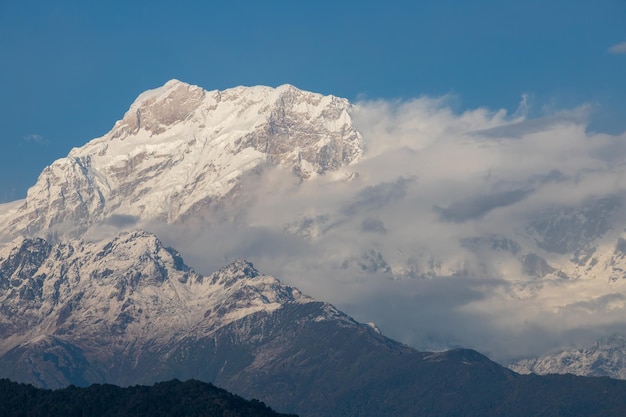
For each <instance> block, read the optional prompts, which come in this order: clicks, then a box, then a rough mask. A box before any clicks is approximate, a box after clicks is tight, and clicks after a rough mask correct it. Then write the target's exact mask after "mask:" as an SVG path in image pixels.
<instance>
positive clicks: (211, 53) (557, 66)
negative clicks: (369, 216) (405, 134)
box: [0, 0, 626, 202]
mask: <svg viewBox="0 0 626 417" xmlns="http://www.w3.org/2000/svg"><path fill="white" fill-rule="evenodd" d="M625 43H626V2H624V1H623V0H597V1H594V2H589V1H582V0H571V1H561V0H543V1H536V0H529V1H526V2H513V1H502V0H498V1H496V0H483V1H474V2H467V1H459V0H440V1H388V2H384V3H383V2H381V1H343V2H340V1H320V0H318V1H315V2H313V1H308V2H300V1H270V2H257V1H229V2H225V1H219V2H218V1H178V2H172V1H169V2H164V1H158V0H157V1H150V2H146V1H134V2H133V1H124V2H121V1H116V0H113V1H108V2H84V1H62V2H46V1H29V0H24V1H19V2H18V1H14V0H0V59H1V61H0V114H1V115H2V116H1V117H0V123H1V126H0V135H2V137H1V138H0V202H3V201H10V200H13V199H17V198H22V197H24V196H25V193H26V189H27V187H29V186H30V185H32V184H33V183H34V182H35V180H36V178H37V175H38V174H39V172H41V170H42V169H43V168H44V167H45V166H46V165H47V164H49V163H51V162H52V161H53V160H54V159H57V158H60V157H63V156H65V155H66V154H67V153H68V152H69V150H70V149H71V148H72V147H75V146H81V145H82V144H84V143H86V142H87V141H88V140H90V139H92V138H94V137H98V136H101V135H103V134H104V133H106V132H107V131H108V130H109V129H110V128H111V127H112V126H113V124H114V122H115V121H116V120H117V119H119V118H121V117H122V115H123V114H124V112H125V111H126V110H127V108H128V106H129V105H130V103H131V102H132V101H133V100H134V98H135V97H136V96H137V95H138V94H139V93H140V92H142V91H144V90H146V89H149V88H154V87H157V86H159V85H162V84H164V83H165V82H166V81H167V80H169V79H171V78H178V79H180V80H183V81H186V82H189V83H193V84H197V85H200V86H202V87H204V88H205V89H208V90H212V89H224V88H228V87H233V86H236V85H257V84H265V85H270V86H277V85H280V84H284V83H291V84H294V85H296V86H297V87H299V88H302V89H306V90H311V91H316V92H321V93H325V94H334V95H338V96H342V97H346V98H348V99H350V100H360V99H364V98H367V99H377V98H384V99H403V100H406V99H410V98H413V97H419V96H422V95H428V96H435V97H436V96H441V95H444V94H452V95H453V96H454V100H452V102H453V103H454V106H455V110H456V111H462V110H464V109H471V108H477V107H486V108H489V109H493V110H497V109H499V108H505V109H508V110H509V111H510V112H513V111H515V109H516V108H517V106H518V104H519V102H520V98H521V96H522V95H523V94H528V97H529V103H530V106H531V113H530V114H531V116H533V117H538V116H540V115H541V114H543V113H545V112H549V111H556V110H559V109H569V108H574V107H577V106H580V105H583V104H589V105H591V106H592V109H593V111H592V116H591V123H590V126H589V129H593V130H596V131H607V132H610V133H619V132H622V131H624V130H626V117H625V115H626V94H625V93H626V76H625V75H624V74H626V44H625Z"/></svg>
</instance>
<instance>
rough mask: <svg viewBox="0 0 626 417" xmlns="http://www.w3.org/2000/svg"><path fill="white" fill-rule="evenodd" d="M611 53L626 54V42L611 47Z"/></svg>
mask: <svg viewBox="0 0 626 417" xmlns="http://www.w3.org/2000/svg"><path fill="white" fill-rule="evenodd" d="M609 52H610V53H612V54H616V55H619V54H626V42H621V43H618V44H615V45H613V46H611V47H610V48H609Z"/></svg>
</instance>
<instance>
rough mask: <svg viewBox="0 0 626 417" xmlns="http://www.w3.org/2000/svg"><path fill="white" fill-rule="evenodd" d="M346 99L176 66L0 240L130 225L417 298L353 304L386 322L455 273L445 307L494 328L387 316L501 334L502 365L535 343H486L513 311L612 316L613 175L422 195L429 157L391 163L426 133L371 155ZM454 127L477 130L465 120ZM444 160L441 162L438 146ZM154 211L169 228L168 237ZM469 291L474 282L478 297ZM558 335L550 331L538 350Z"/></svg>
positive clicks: (49, 173) (87, 235)
mask: <svg viewBox="0 0 626 417" xmlns="http://www.w3.org/2000/svg"><path fill="white" fill-rule="evenodd" d="M355 108H358V105H356V106H354V105H351V104H350V103H349V102H348V101H347V100H345V99H341V98H337V97H333V96H322V95H319V94H315V93H310V92H305V91H301V90H298V89H297V88H295V87H293V86H290V85H284V86H280V87H278V88H270V87H237V88H233V89H228V90H224V91H205V90H203V89H202V88H200V87H196V86H192V85H189V84H185V83H183V82H180V81H176V80H173V81H170V82H168V83H167V84H165V85H164V86H162V87H160V88H157V89H155V90H151V91H148V92H146V93H143V94H141V95H140V96H139V97H138V98H137V99H136V100H135V102H134V103H133V104H132V105H131V106H130V109H129V110H128V111H127V112H126V114H125V115H124V117H123V118H122V120H119V121H118V122H117V123H115V126H114V127H113V129H112V130H111V131H110V132H108V133H107V134H105V135H104V136H102V137H100V138H97V139H94V140H92V141H90V142H88V143H87V144H85V145H84V146H82V147H79V148H75V149H73V150H71V152H70V153H69V155H68V156H67V157H66V158H62V159H59V160H57V161H56V162H54V163H53V164H51V165H50V166H49V167H47V168H45V169H44V171H43V172H42V174H41V175H40V177H39V179H38V181H37V183H36V184H35V185H34V186H33V187H32V188H31V189H30V190H29V192H28V195H27V197H26V199H25V200H22V201H17V202H13V203H10V204H3V205H0V245H1V244H5V245H7V247H12V246H13V244H14V243H15V241H14V242H13V244H9V242H12V241H13V239H15V238H21V237H26V238H28V239H31V238H37V237H40V238H45V239H46V240H48V241H49V242H50V243H51V244H53V243H63V242H65V239H67V238H82V239H84V240H85V243H84V245H90V244H89V243H88V242H89V241H94V240H96V241H97V240H101V239H104V240H105V241H106V240H109V239H111V238H112V237H114V236H116V235H117V234H118V233H119V232H120V231H121V230H132V229H134V228H141V229H144V230H150V231H152V232H155V233H157V234H159V235H160V236H162V237H163V238H164V239H166V240H167V241H168V242H173V244H175V246H176V247H177V248H179V250H180V251H181V252H182V253H184V254H185V256H186V257H187V258H188V259H189V258H193V259H194V261H196V260H198V259H200V262H198V263H196V267H197V268H198V270H202V271H203V272H208V271H213V270H214V269H216V268H217V267H218V266H220V265H222V264H223V263H222V262H223V260H224V259H236V258H238V257H245V258H246V259H252V260H253V261H254V262H255V263H256V264H260V263H259V262H262V261H263V262H265V264H268V265H271V266H272V271H273V272H274V273H276V272H277V271H279V272H280V273H276V275H285V276H289V277H294V274H293V271H298V272H297V275H296V278H297V279H298V281H297V283H298V286H300V287H301V288H305V287H303V284H306V285H307V287H306V288H307V292H310V293H313V291H316V290H320V291H326V293H325V294H331V295H332V296H335V295H336V294H341V295H342V296H343V299H331V301H332V302H334V303H336V304H338V305H353V306H354V305H357V304H358V303H360V302H362V300H361V299H357V298H359V297H362V296H370V297H373V298H376V297H380V300H383V301H380V300H378V301H377V302H375V303H372V304H373V305H375V306H378V305H381V304H382V303H383V302H384V301H386V300H387V299H388V298H389V297H399V298H402V297H413V299H407V300H404V301H403V302H401V303H397V305H398V306H402V307H401V308H402V311H398V312H393V313H392V312H391V311H387V310H385V309H377V310H376V312H372V313H371V315H369V314H370V311H372V310H373V309H369V308H366V307H363V306H358V305H357V307H358V308H357V309H356V310H359V309H360V310H361V311H364V310H367V312H366V313H367V315H368V317H367V319H366V320H367V321H369V320H372V321H376V322H379V323H380V322H387V323H395V320H397V319H398V317H400V320H403V319H404V318H407V317H421V315H422V314H424V313H426V314H428V313H430V312H425V311H422V310H421V308H420V307H415V306H418V304H419V303H418V302H417V301H415V299H416V298H418V297H419V295H420V291H421V288H420V287H421V286H423V285H430V284H424V283H428V282H430V281H431V280H434V279H440V278H444V279H445V278H452V280H456V281H455V282H456V284H455V287H454V291H458V292H459V293H466V296H467V297H469V301H468V298H466V297H459V298H458V300H459V303H460V304H459V305H453V306H450V308H447V309H442V311H440V312H439V314H440V316H445V317H446V320H444V321H446V322H447V323H454V322H456V319H458V318H460V319H465V318H467V317H471V314H461V313H458V312H460V311H465V312H467V310H466V309H468V310H471V312H472V313H474V314H476V315H479V316H481V315H485V314H486V315H487V316H489V317H490V318H491V320H483V322H484V323H488V322H490V321H491V322H492V323H498V326H500V327H499V328H494V330H491V335H490V336H489V337H484V336H477V337H476V338H474V337H473V335H472V334H471V333H469V332H468V334H467V335H466V337H459V338H458V339H456V338H455V337H452V336H450V335H446V334H444V335H443V336H440V335H439V334H440V326H438V325H437V324H436V323H435V321H433V324H432V326H431V327H430V328H427V329H426V328H425V329H420V331H419V332H418V331H415V332H414V330H413V329H414V326H413V325H411V324H409V325H408V326H409V328H410V329H411V330H409V331H407V330H406V329H405V328H401V325H395V324H391V325H389V326H387V328H386V329H385V330H386V331H387V332H391V333H392V334H393V335H394V336H396V337H398V338H402V341H404V342H406V343H410V344H411V345H413V346H416V347H418V348H420V349H439V348H445V347H456V346H470V347H472V348H476V349H480V350H481V351H486V352H490V353H492V352H494V353H496V352H495V351H496V349H497V350H498V352H497V353H499V355H498V356H495V357H497V359H498V360H502V361H503V362H509V361H513V360H517V359H519V358H522V357H528V355H529V351H530V350H535V347H534V346H531V347H529V348H528V349H526V350H525V351H520V352H515V353H511V352H512V349H511V347H516V346H504V345H503V344H502V343H501V342H500V341H498V340H497V339H498V337H497V336H498V335H499V334H500V333H501V332H502V331H511V332H512V333H515V335H514V336H515V337H518V336H519V335H518V334H517V333H516V332H517V331H518V330H517V328H518V327H517V324H518V323H520V322H524V323H525V322H526V320H531V322H532V323H533V324H534V325H535V326H536V328H537V329H539V330H538V333H539V335H540V337H543V335H545V334H548V333H550V332H551V328H550V327H555V326H556V327H558V328H559V329H560V330H561V331H563V332H566V331H568V329H563V328H561V327H560V326H561V324H562V323H566V325H563V326H564V327H567V326H570V327H572V328H573V327H577V326H585V328H587V329H589V328H594V327H597V326H598V325H599V326H604V325H607V326H612V325H613V324H615V323H616V322H619V321H620V320H623V319H621V317H618V318H616V316H617V313H616V312H617V311H618V310H620V309H626V297H624V296H623V294H624V292H625V291H626V280H625V279H624V277H626V243H625V242H626V232H624V228H623V224H626V212H625V211H624V210H623V207H624V201H626V192H624V190H621V191H620V189H611V190H610V192H606V191H603V190H600V189H597V187H595V186H594V187H593V193H591V194H589V195H585V196H583V197H584V198H583V197H581V196H575V197H567V198H563V197H561V198H560V199H551V198H547V197H546V196H545V195H542V196H540V197H536V198H535V200H533V197H534V196H535V195H536V194H537V195H538V194H541V193H543V194H550V195H552V194H559V192H560V189H563V190H565V191H567V190H568V188H567V187H571V188H572V189H576V186H577V185H576V184H578V182H579V180H580V178H579V174H580V173H577V172H573V173H572V172H561V171H559V170H558V169H555V170H552V171H549V172H548V174H546V175H533V176H531V177H530V178H527V179H524V178H513V179H510V178H508V179H506V180H505V179H500V180H497V179H496V180H493V179H489V178H492V177H491V176H486V177H485V178H487V179H485V180H484V181H485V184H487V185H484V184H483V183H481V184H483V185H481V187H483V188H484V189H486V190H487V191H486V192H485V194H478V195H466V194H464V193H463V187H460V189H459V190H458V191H459V195H456V194H452V195H449V194H448V193H437V192H434V195H436V196H437V199H435V200H432V201H431V200H428V199H427V198H426V197H424V198H423V197H422V195H423V194H422V193H424V194H427V193H433V191H432V188H435V189H437V188H439V182H437V183H436V184H435V185H436V187H432V186H431V187H430V189H429V188H428V187H424V186H423V185H422V182H424V181H423V180H422V177H428V175H429V172H428V171H426V170H422V171H419V170H418V169H415V170H413V168H411V170H408V171H406V170H398V172H396V171H394V169H395V167H394V166H393V165H394V164H395V163H396V160H403V159H402V158H405V159H408V160H409V162H410V163H409V164H407V162H406V161H405V162H404V163H405V164H407V166H409V165H410V166H411V167H413V166H418V167H420V166H421V165H425V166H429V165H428V157H421V156H420V152H422V150H423V149H422V148H420V146H421V145H420V146H415V147H414V148H411V147H410V146H409V145H411V143H409V144H408V145H407V146H405V147H402V148H401V149H400V150H396V151H397V152H396V153H393V155H392V156H393V159H383V160H382V162H381V161H380V160H378V159H377V158H379V155H378V154H377V153H376V151H375V149H374V152H372V153H368V152H369V151H371V150H372V149H371V148H368V146H366V145H367V144H372V143H375V141H372V138H363V137H362V135H361V133H359V131H358V130H357V129H358V127H359V123H358V122H359V119H358V117H357V116H358V111H355ZM360 122H363V120H362V119H361V120H360ZM387 130H390V132H392V133H393V132H394V131H393V129H391V128H387ZM453 130H454V129H453ZM457 130H458V129H457ZM454 134H455V135H459V136H460V137H462V138H463V140H465V141H467V142H470V141H476V140H477V139H476V137H475V134H474V133H472V132H470V134H468V133H467V132H466V131H464V130H459V131H458V132H457V131H456V130H455V131H454ZM383 138H384V135H383ZM429 140H430V139H429ZM418 145H419V144H418ZM379 146H380V144H379ZM463 146H464V144H463V143H456V142H455V143H454V147H455V148H456V147H461V148H463ZM479 146H481V147H484V148H485V149H491V148H490V147H492V146H494V147H495V145H494V144H493V143H492V142H484V141H483V142H481V143H479ZM498 146H501V144H499V145H498ZM507 146H508V145H507ZM504 147H505V148H506V146H504ZM374 148H376V147H375V146H374ZM468 149H469V148H468ZM439 157H440V158H441V160H437V161H438V162H437V163H441V164H442V165H444V166H447V160H446V158H447V154H444V155H443V156H442V155H439ZM390 162H391V163H390ZM398 165H401V164H398ZM599 167H600V168H599V169H604V168H603V167H602V166H601V165H599ZM556 168H559V167H556ZM430 169H431V170H432V169H433V167H432V163H431V166H430ZM387 171H389V172H392V173H393V174H387ZM494 175H495V174H494ZM580 175H582V174H580ZM495 177H497V175H495ZM490 181H491V182H490ZM444 183H445V181H442V182H441V184H444ZM616 183H617V184H619V183H620V181H616ZM594 184H595V183H594ZM420 187H421V188H420ZM494 190H495V191H494ZM562 194H566V195H567V194H569V192H564V193H562ZM574 194H576V193H574ZM550 195H549V196H548V197H550ZM576 195H577V194H576ZM537 200H538V201H537ZM544 200H545V201H544ZM527 202H528V204H527V205H524V204H526V203H527ZM518 206H522V207H518ZM164 224H165V225H169V226H170V227H169V228H168V229H163V230H166V231H167V233H164V234H163V235H161V231H162V229H160V228H161V227H162V225H164ZM179 227H180V228H179ZM177 233H178V234H177ZM29 241H30V240H29ZM25 242H26V241H25ZM216 242H217V243H219V244H217V243H216ZM33 256H34V255H33ZM38 256H39V255H38ZM41 256H43V255H41ZM202 260H206V262H205V263H202ZM27 276H28V277H29V278H28V280H30V281H32V282H33V284H32V285H31V286H30V287H28V288H30V289H24V290H20V291H23V295H24V297H34V296H35V295H36V294H39V292H40V291H42V289H38V287H37V285H38V284H37V282H38V281H37V280H35V278H34V276H32V274H31V275H29V273H27V272H24V273H23V277H27ZM329 277H330V278H329ZM464 278H469V279H464ZM473 278H478V279H484V280H485V281H488V282H489V284H487V285H482V283H478V284H476V281H475V280H473ZM331 279H335V281H333V282H332V283H330V281H331ZM33 280H34V281H33ZM131 281H132V280H131ZM321 282H324V283H325V284H326V285H322V284H319V283H321ZM348 282H351V283H359V285H354V286H352V288H353V289H355V290H356V291H354V294H357V295H354V296H350V295H348V296H346V293H347V291H343V290H344V289H345V283H348ZM392 282H393V283H392ZM407 282H411V283H410V284H407ZM318 284H319V285H318ZM396 284H397V285H396ZM368 285H369V287H368ZM411 285H413V286H414V287H415V288H411V289H410V290H407V291H405V290H404V289H398V288H400V287H402V286H406V287H410V286H411ZM433 285H435V284H433ZM436 285H441V288H440V289H439V290H441V293H437V296H440V297H442V298H443V299H448V297H447V293H448V292H447V290H445V289H444V287H445V285H447V281H444V280H441V284H436ZM127 286H128V284H127ZM328 288H331V290H328ZM372 288H373V289H372ZM334 289H339V290H338V291H334ZM439 290H438V291H439ZM13 291H18V290H17V289H13ZM38 291H39V292H38ZM385 291H388V293H386V292H385ZM372 292H375V295H374V296H372V295H371V293H372ZM475 293H480V294H482V296H481V297H476V299H473V298H472V297H471V296H470V295H472V294H475ZM29 294H32V295H29ZM322 294H324V293H322ZM398 294H399V295H398ZM102 297H104V296H102ZM351 297H352V298H351ZM355 299H356V301H355ZM103 300H104V298H103ZM340 302H341V303H343V304H339V303H340ZM24 305H26V304H24ZM363 305H365V304H363ZM503 306H506V307H503ZM513 306H514V307H515V309H514V308H511V307H513ZM48 307H49V306H48ZM7 308H8V307H7ZM16 308H17V307H16ZM20 308H25V307H24V306H23V305H21V304H20ZM37 308H40V307H37ZM41 308H43V307H41ZM126 308H129V307H126ZM142 311H143V308H142ZM23 313H24V314H23V318H22V319H20V320H21V321H19V320H18V322H19V323H22V322H28V317H29V314H30V312H29V311H26V310H24V311H23ZM352 313H353V314H355V315H356V312H355V311H352ZM110 314H113V313H110ZM454 314H461V316H460V317H456V318H452V317H451V316H452V315H454ZM540 315H541V318H539V316H540ZM116 317H117V316H116ZM529 317H530V318H529ZM546 317H548V318H549V320H546V319H545V318H546ZM570 317H573V319H570ZM120 320H121V319H120ZM550 320H551V321H550ZM505 321H506V323H505ZM18 322H16V323H18ZM4 325H6V326H9V327H11V328H12V329H16V328H17V327H15V326H18V324H15V323H12V322H11V323H5V324H4ZM129 326H130V327H133V326H139V327H140V324H138V323H135V324H129ZM522 327H524V326H522ZM532 327H533V326H532V325H529V326H528V328H532ZM464 328H467V326H464ZM613 328H614V327H612V329H613ZM0 329H1V327H0ZM526 329H527V328H526V327H524V331H526ZM611 331H613V330H611ZM6 334H8V333H6ZM476 334H478V333H476ZM433 335H434V336H433ZM555 337H557V336H555ZM438 338H439V339H438ZM505 339H507V338H505ZM20 340H21V339H20ZM511 340H513V338H511ZM511 344H513V342H511ZM546 346H548V347H547V348H546ZM553 347H554V343H552V342H551V341H550V342H548V343H545V345H544V346H542V347H541V348H536V350H541V349H544V351H543V352H542V353H545V352H546V351H547V350H551V349H552V348H553ZM507 355H508V356H507ZM625 357H626V352H625ZM555 370H557V369H555Z"/></svg>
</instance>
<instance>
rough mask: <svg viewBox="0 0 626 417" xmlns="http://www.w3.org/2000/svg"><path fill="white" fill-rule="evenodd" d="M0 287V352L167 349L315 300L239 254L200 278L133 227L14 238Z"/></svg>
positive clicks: (3, 259) (4, 254)
mask: <svg viewBox="0 0 626 417" xmlns="http://www.w3.org/2000/svg"><path fill="white" fill-rule="evenodd" d="M0 288H1V289H2V293H1V294H0V297H1V298H0V303H1V305H2V308H1V311H0V323H2V325H1V327H0V339H1V340H2V342H0V354H4V353H6V352H7V351H9V350H11V349H14V348H15V347H16V346H20V345H32V344H37V343H41V340H44V339H48V338H51V337H52V338H59V339H66V340H71V341H72V343H74V344H78V345H82V346H83V347H82V349H83V350H85V349H87V348H86V346H89V350H91V352H90V354H91V355H96V356H100V355H104V356H106V357H108V359H109V360H110V359H111V357H110V355H111V354H112V353H113V352H111V351H110V349H109V348H107V349H105V350H102V351H100V352H96V351H97V350H98V348H97V346H98V345H99V344H102V345H110V344H111V343H113V344H114V345H115V346H116V348H117V349H120V350H121V351H132V350H133V348H137V349H140V347H141V345H143V344H145V342H146V341H150V343H154V344H160V345H164V346H165V345H167V344H168V343H174V342H176V341H177V340H180V339H182V338H185V337H189V335H193V336H194V337H197V338H202V337H206V336H207V335H210V334H212V333H214V332H215V331H216V330H217V329H219V328H222V327H224V326H226V325H228V324H229V323H232V322H233V321H236V320H239V319H241V318H243V317H246V316H248V315H251V314H254V313H259V312H263V313H265V314H270V313H272V312H273V311H275V310H276V309H278V308H280V307H281V306H282V305H283V304H285V303H303V304H304V303H310V302H313V300H312V299H311V298H309V297H306V296H304V295H302V294H301V293H300V292H299V291H298V290H297V289H295V288H293V287H289V286H285V285H283V284H281V283H280V282H279V281H278V280H277V279H275V278H273V277H269V276H264V275H261V274H260V273H259V272H258V271H257V270H256V269H254V267H253V266H252V265H251V264H250V263H248V262H246V261H243V260H239V261H236V262H234V263H232V264H230V265H228V266H226V267H224V268H223V269H221V270H220V271H218V272H215V273H213V274H212V275H209V276H207V277H203V276H201V275H198V274H197V273H196V272H194V271H193V270H192V269H190V268H189V267H187V266H186V265H185V264H184V263H183V261H182V259H181V257H180V255H179V254H178V253H177V252H176V251H175V250H173V249H169V248H165V247H163V245H162V244H161V242H160V241H159V240H158V239H157V238H156V237H155V236H154V235H152V234H149V233H146V232H143V231H139V230H135V231H133V232H126V233H123V234H121V235H120V236H118V237H116V238H115V239H113V240H111V241H107V242H102V243H97V244H95V243H86V242H82V241H76V242H68V243H61V244H55V245H52V244H50V243H48V242H46V241H44V240H42V239H25V238H18V239H16V240H15V241H14V242H12V243H11V244H10V245H8V246H7V247H6V248H4V249H3V250H2V251H1V252H0ZM328 308H330V307H328ZM329 311H330V310H329Z"/></svg>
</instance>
